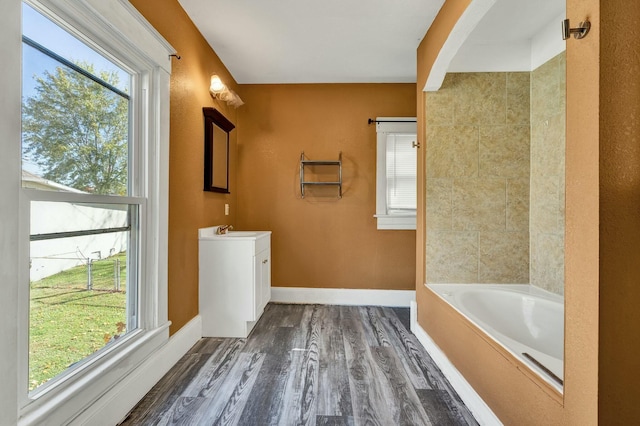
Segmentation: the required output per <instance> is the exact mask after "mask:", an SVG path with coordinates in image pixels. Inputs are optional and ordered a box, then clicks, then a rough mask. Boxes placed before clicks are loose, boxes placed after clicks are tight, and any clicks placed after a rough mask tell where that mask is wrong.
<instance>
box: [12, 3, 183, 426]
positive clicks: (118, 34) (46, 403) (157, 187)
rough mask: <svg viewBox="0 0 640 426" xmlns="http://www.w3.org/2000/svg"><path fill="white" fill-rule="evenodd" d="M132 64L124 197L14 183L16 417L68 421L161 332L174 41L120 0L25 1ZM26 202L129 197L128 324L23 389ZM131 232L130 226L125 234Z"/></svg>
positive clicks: (160, 339)
mask: <svg viewBox="0 0 640 426" xmlns="http://www.w3.org/2000/svg"><path fill="white" fill-rule="evenodd" d="M25 3H27V4H29V5H30V6H31V7H33V8H35V9H36V10H38V11H39V12H41V13H43V14H44V15H45V16H47V17H48V18H49V19H51V20H52V21H54V22H55V23H56V24H58V25H60V26H61V27H62V28H64V29H66V30H67V31H69V32H71V33H72V34H74V35H75V36H76V37H78V38H79V39H80V40H82V41H84V42H85V43H87V44H89V45H90V46H92V47H94V48H95V49H96V50H97V51H98V52H99V53H101V54H102V55H104V56H105V57H107V58H109V59H111V60H113V61H114V62H115V63H117V64H118V65H122V66H123V68H125V69H126V70H128V71H130V72H131V73H132V81H131V101H130V112H129V114H130V123H131V124H130V144H131V145H130V151H129V152H130V154H129V155H130V158H129V161H130V172H129V183H128V184H129V187H130V195H129V196H124V197H121V196H112V195H97V194H76V193H62V192H52V191H40V190H37V189H29V188H20V190H19V200H20V201H19V216H20V222H19V244H18V246H19V250H18V252H19V265H18V267H19V271H18V284H19V286H18V314H19V315H18V345H17V351H18V359H17V361H18V362H17V366H18V383H17V395H18V401H17V403H18V407H17V410H18V416H19V418H20V424H37V423H40V422H42V421H43V420H44V419H46V421H47V422H49V423H52V424H53V423H58V424H63V423H67V422H69V421H71V420H72V419H73V418H75V417H76V416H77V415H78V414H79V413H81V412H82V411H83V410H84V409H86V408H87V407H88V406H90V405H91V404H92V403H93V402H95V401H96V400H98V399H99V398H100V397H101V396H102V395H103V394H104V393H105V392H106V391H107V390H108V389H110V388H112V387H113V386H114V385H115V384H117V383H118V382H119V381H120V380H122V379H124V378H125V377H126V376H127V375H128V374H130V373H131V372H132V371H133V370H134V369H135V368H136V367H137V366H138V365H140V363H142V361H143V360H144V359H146V358H147V357H148V356H149V355H150V354H151V353H153V352H154V351H156V350H158V349H159V348H160V347H161V346H162V345H164V344H165V343H166V342H167V341H168V339H169V330H168V328H169V325H170V322H169V321H168V318H167V305H168V301H167V268H166V264H167V261H166V260H167V242H168V155H169V148H168V145H169V78H170V73H171V61H170V57H169V55H170V54H172V53H174V49H173V48H172V47H171V46H170V45H169V44H168V43H167V42H166V41H165V40H164V39H163V38H162V37H161V36H160V35H159V34H158V33H157V31H156V30H155V29H153V27H151V25H150V24H149V23H148V22H146V20H145V19H144V18H143V17H142V15H140V13H139V12H137V10H136V9H135V8H133V6H131V5H130V4H129V3H128V2H126V1H124V0H110V1H104V0H76V1H74V2H69V1H66V0H40V1H35V0H27V1H25ZM31 201H68V202H95V203H104V204H136V205H138V208H139V219H140V223H139V227H140V229H139V232H138V236H139V241H138V244H137V246H138V253H137V257H138V265H137V271H136V273H137V274H138V302H137V306H138V309H139V310H138V312H137V315H138V328H137V329H136V330H133V331H131V332H130V333H127V335H125V336H123V338H122V339H119V341H118V342H117V343H116V344H113V345H109V346H107V347H104V348H103V349H101V350H100V351H98V352H96V353H95V354H93V355H91V356H89V357H88V358H85V360H86V361H83V362H82V363H81V364H80V365H79V366H78V367H77V368H75V369H73V370H72V371H70V372H67V373H65V375H64V376H62V377H61V378H60V379H59V380H56V381H55V382H54V383H52V384H51V385H50V386H48V385H44V386H42V390H40V389H39V388H38V389H36V390H35V391H33V392H32V393H31V394H29V392H28V380H27V379H28V347H29V338H28V333H29V217H30V214H29V211H30V210H29V206H30V203H31ZM132 235H133V234H132Z"/></svg>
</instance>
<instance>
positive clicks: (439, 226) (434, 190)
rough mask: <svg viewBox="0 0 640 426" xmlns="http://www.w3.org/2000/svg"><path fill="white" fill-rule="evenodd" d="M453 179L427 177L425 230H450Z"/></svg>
mask: <svg viewBox="0 0 640 426" xmlns="http://www.w3.org/2000/svg"><path fill="white" fill-rule="evenodd" d="M452 192H453V179H436V178H429V179H427V230H430V229H433V230H451V196H452Z"/></svg>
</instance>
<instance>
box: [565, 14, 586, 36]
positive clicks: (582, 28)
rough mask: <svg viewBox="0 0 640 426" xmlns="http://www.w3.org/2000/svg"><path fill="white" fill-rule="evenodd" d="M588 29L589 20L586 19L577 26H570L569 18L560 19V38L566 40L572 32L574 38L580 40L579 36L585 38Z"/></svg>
mask: <svg viewBox="0 0 640 426" xmlns="http://www.w3.org/2000/svg"><path fill="white" fill-rule="evenodd" d="M590 29H591V22H589V20H588V19H587V20H585V21H583V22H580V25H579V26H578V27H577V28H571V25H570V24H569V20H568V19H565V20H564V21H562V39H563V40H566V39H568V38H569V37H571V34H573V37H574V38H576V39H578V40H580V39H581V38H585V37H586V35H587V34H589V30H590Z"/></svg>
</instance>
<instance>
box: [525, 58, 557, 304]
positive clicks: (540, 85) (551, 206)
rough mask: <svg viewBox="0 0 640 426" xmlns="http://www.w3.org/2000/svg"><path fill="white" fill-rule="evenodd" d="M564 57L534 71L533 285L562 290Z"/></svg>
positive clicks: (531, 237) (532, 100)
mask: <svg viewBox="0 0 640 426" xmlns="http://www.w3.org/2000/svg"><path fill="white" fill-rule="evenodd" d="M565 69H566V59H565V55H564V53H563V54H560V55H558V56H556V57H555V58H553V59H551V60H550V61H548V62H547V63H546V64H543V65H541V66H540V67H539V68H538V69H536V70H535V71H533V72H532V75H531V189H530V191H531V201H530V204H531V205H530V217H529V223H530V229H529V231H530V239H531V244H530V251H531V267H530V277H531V283H532V284H534V285H537V286H539V287H542V288H545V289H547V290H550V291H553V292H555V293H559V294H562V293H563V291H564V290H563V286H564V222H565V220H564V218H565V190H564V188H565V177H564V175H565V134H566V129H565V120H566V118H565V116H566V113H565V109H566V107H565V105H566V99H565V98H566V96H565V88H566V84H565Z"/></svg>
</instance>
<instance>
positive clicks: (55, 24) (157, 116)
mask: <svg viewBox="0 0 640 426" xmlns="http://www.w3.org/2000/svg"><path fill="white" fill-rule="evenodd" d="M169 48H170V46H168V44H165V43H163V42H162V41H161V38H160V37H159V36H158V34H157V33H155V31H154V30H152V29H150V27H148V26H147V25H146V24H144V23H143V20H142V18H141V17H140V16H139V15H138V14H137V12H136V11H135V10H134V9H133V8H132V6H130V5H129V4H128V3H126V2H119V1H113V0H76V1H74V2H60V1H53V0H40V1H31V0H30V1H28V2H27V1H25V2H24V3H23V6H22V143H21V148H22V149H21V153H22V158H21V160H22V185H21V186H22V189H21V193H20V199H21V201H20V216H21V217H22V218H25V220H24V222H23V224H22V225H21V226H20V230H21V234H22V239H21V241H22V242H21V246H20V253H21V256H22V258H23V261H22V263H21V269H22V279H21V283H22V284H21V287H20V288H21V290H20V292H21V293H20V304H21V306H22V308H20V309H21V310H22V312H24V314H23V315H21V318H22V319H21V323H20V326H21V327H20V328H21V330H20V335H21V345H20V350H19V352H20V363H21V364H22V365H21V367H20V368H19V383H18V386H19V387H18V395H19V401H18V402H19V405H20V416H21V417H22V418H23V419H26V420H25V423H27V424H31V423H33V424H40V423H41V422H44V421H45V419H46V422H48V423H51V424H54V423H55V424H66V423H67V422H68V421H69V420H70V419H72V418H74V417H75V416H77V414H78V412H80V411H81V410H84V409H86V408H87V407H89V406H90V405H91V404H92V403H93V402H95V401H96V399H97V398H100V397H101V396H102V395H104V394H105V392H107V391H108V390H109V389H110V388H113V386H114V385H115V384H116V383H118V381H120V380H122V379H123V378H124V377H126V376H127V374H129V373H130V372H131V371H132V370H133V369H134V368H135V367H136V366H137V365H139V364H140V363H141V362H142V360H144V359H145V358H147V357H148V356H149V354H150V353H152V352H153V351H154V350H156V349H157V348H159V347H160V346H161V345H162V344H163V343H165V342H166V341H167V339H168V325H169V324H168V321H167V313H166V242H167V229H166V219H167V195H166V192H167V157H168V83H169V71H170V60H169V56H168V55H169V53H170V52H171V50H170V49H169ZM98 379H99V380H98Z"/></svg>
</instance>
